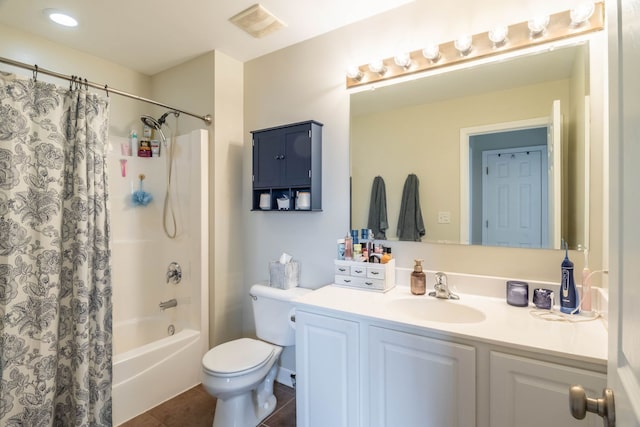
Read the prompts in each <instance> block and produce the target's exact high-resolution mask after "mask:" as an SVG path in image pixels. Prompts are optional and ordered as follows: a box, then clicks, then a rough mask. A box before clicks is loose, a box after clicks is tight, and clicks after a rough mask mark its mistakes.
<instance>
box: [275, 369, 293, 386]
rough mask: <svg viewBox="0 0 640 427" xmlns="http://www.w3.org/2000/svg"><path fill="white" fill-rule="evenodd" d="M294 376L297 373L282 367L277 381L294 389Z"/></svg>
mask: <svg viewBox="0 0 640 427" xmlns="http://www.w3.org/2000/svg"><path fill="white" fill-rule="evenodd" d="M292 374H293V375H295V372H293V371H292V370H290V369H287V368H283V367H282V366H280V367H279V368H278V374H277V375H276V381H278V382H279V383H280V384H284V385H286V386H287V387H291V388H293V382H292V381H291V375H292Z"/></svg>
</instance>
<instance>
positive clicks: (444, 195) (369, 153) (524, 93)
mask: <svg viewBox="0 0 640 427" xmlns="http://www.w3.org/2000/svg"><path fill="white" fill-rule="evenodd" d="M555 99H560V101H561V105H563V106H566V108H569V81H568V80H561V81H555V82H549V83H544V84H537V85H530V86H526V87H520V88H515V89H510V90H502V91H498V92H491V93H487V94H482V95H475V96H467V97H460V98H456V99H449V100H445V101H440V102H434V103H431V104H422V105H418V106H412V107H405V108H402V109H398V110H392V111H387V112H380V113H373V114H367V115H362V116H357V117H352V119H351V158H352V159H353V161H352V163H351V174H352V200H353V204H352V209H353V214H352V218H353V222H352V223H353V227H354V228H366V225H367V219H368V212H369V199H370V193H371V183H372V182H373V178H374V177H375V176H376V175H381V176H382V177H383V179H384V180H385V187H386V189H387V192H388V193H389V194H388V196H387V206H388V218H389V229H388V230H387V238H391V239H395V238H396V226H397V218H398V214H399V211H400V195H401V194H402V188H403V186H404V181H405V179H406V177H407V174H409V173H415V174H416V175H417V177H418V179H419V180H420V187H419V188H420V204H421V206H422V215H423V218H424V223H425V228H426V230H427V232H426V236H425V237H424V238H423V239H422V240H423V241H425V242H426V241H429V242H449V243H458V242H459V241H460V214H459V212H460V129H462V128H468V127H474V126H482V125H489V124H494V123H504V122H512V121H518V120H527V119H535V118H540V117H546V116H548V115H549V112H550V111H551V105H552V103H553V101H554V100H555ZM567 112H568V111H565V116H568V114H566V113H567ZM408 147H410V149H407V148H408ZM389 196H391V197H389ZM439 211H448V212H450V213H451V223H450V224H438V222H437V219H438V212H439Z"/></svg>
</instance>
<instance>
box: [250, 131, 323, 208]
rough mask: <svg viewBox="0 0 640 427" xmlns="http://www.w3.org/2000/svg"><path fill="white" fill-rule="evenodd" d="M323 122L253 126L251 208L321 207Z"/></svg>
mask: <svg viewBox="0 0 640 427" xmlns="http://www.w3.org/2000/svg"><path fill="white" fill-rule="evenodd" d="M322 126H323V125H322V123H319V122H316V121H313V120H310V121H306V122H300V123H293V124H289V125H284V126H277V127H272V128H268V129H261V130H254V131H252V132H251V133H252V135H253V176H252V178H253V191H252V210H280V211H294V210H298V211H320V210H322Z"/></svg>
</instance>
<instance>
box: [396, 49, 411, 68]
mask: <svg viewBox="0 0 640 427" xmlns="http://www.w3.org/2000/svg"><path fill="white" fill-rule="evenodd" d="M393 61H394V62H395V63H396V65H397V66H398V67H402V68H404V69H405V70H406V69H408V68H409V67H411V55H409V53H408V52H402V53H399V54H397V55H396V56H394V57H393Z"/></svg>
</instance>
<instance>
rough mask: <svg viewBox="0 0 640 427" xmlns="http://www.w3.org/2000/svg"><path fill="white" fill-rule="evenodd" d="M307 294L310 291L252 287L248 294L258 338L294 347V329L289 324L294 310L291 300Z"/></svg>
mask: <svg viewBox="0 0 640 427" xmlns="http://www.w3.org/2000/svg"><path fill="white" fill-rule="evenodd" d="M307 292H311V289H305V288H298V287H295V288H291V289H278V288H272V287H270V286H265V285H253V286H252V287H251V291H250V292H249V293H250V295H251V300H252V304H253V318H254V320H255V325H256V335H257V336H258V338H260V339H261V340H264V341H268V342H270V343H272V344H276V345H279V346H283V347H285V346H290V345H294V344H295V329H293V324H292V322H291V316H292V315H293V312H294V308H293V304H292V302H291V300H293V299H294V298H297V297H299V296H301V295H304V294H305V293H307Z"/></svg>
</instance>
